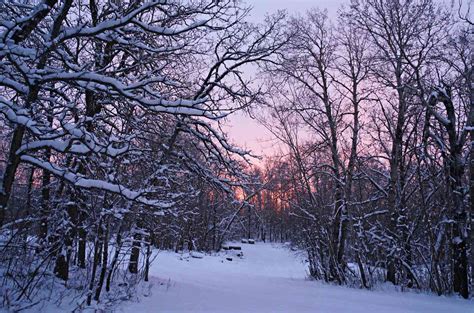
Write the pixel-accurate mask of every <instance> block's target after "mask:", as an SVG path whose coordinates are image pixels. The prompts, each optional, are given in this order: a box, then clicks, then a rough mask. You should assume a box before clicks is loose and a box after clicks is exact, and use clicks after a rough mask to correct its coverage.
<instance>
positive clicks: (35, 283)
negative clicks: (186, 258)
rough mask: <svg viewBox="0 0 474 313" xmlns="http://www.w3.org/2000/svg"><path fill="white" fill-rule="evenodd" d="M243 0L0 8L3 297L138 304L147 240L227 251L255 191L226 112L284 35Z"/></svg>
mask: <svg viewBox="0 0 474 313" xmlns="http://www.w3.org/2000/svg"><path fill="white" fill-rule="evenodd" d="M248 13H249V9H248V8H246V7H244V6H242V5H241V4H240V3H239V1H233V0H225V1H214V0H199V1H159V0H152V1H146V2H145V1H135V0H130V1H114V0H111V1H108V0H90V1H76V0H42V1H20V2H12V1H2V2H1V3H0V129H1V136H0V146H1V149H0V294H1V295H2V297H1V298H2V301H1V306H3V307H8V308H11V309H13V310H22V309H25V308H30V309H31V308H32V307H33V306H35V305H37V307H38V310H39V309H41V308H42V307H43V305H45V303H55V304H57V305H61V306H67V307H70V308H71V311H73V310H76V309H81V308H84V307H85V306H86V305H90V304H93V303H98V302H101V303H102V304H103V305H105V306H107V305H112V303H113V302H114V301H116V300H118V299H124V298H127V297H130V296H131V294H132V293H133V288H134V286H135V283H136V282H138V281H139V280H140V279H145V280H147V279H148V269H149V265H150V262H151V261H152V259H153V255H152V248H153V246H154V247H158V248H166V249H176V250H181V249H198V250H212V249H219V247H220V246H221V243H222V242H223V241H224V240H225V238H227V236H228V234H229V233H231V232H232V230H233V227H234V221H235V220H236V216H237V215H238V214H239V212H240V211H241V210H242V208H243V206H244V205H243V203H245V201H244V200H245V199H242V200H243V201H237V200H236V197H235V192H236V190H238V189H239V188H240V189H242V188H246V189H248V190H252V189H253V188H257V187H258V184H257V183H256V180H255V179H254V178H253V177H252V176H250V175H247V174H246V173H245V171H244V169H245V167H246V166H248V165H247V163H248V162H247V161H248V160H247V156H246V155H247V152H246V151H242V150H240V149H238V148H236V147H234V146H233V145H232V144H230V143H229V142H228V139H227V138H226V136H225V135H224V133H223V132H222V131H221V129H220V121H221V120H222V119H223V118H225V117H226V116H227V115H228V114H230V113H232V112H234V111H237V110H240V109H243V108H245V107H247V106H249V105H251V104H252V103H253V102H254V101H255V99H257V98H258V97H259V96H260V90H259V88H254V89H253V88H251V83H250V82H249V78H248V76H244V75H243V73H242V70H241V68H242V67H243V66H248V65H249V64H255V63H265V62H267V61H268V60H269V57H270V56H271V55H272V54H273V53H274V52H275V51H276V50H278V49H279V48H280V47H281V45H282V43H283V40H284V38H285V37H284V36H281V35H280V34H281V28H280V27H281V25H280V24H278V21H280V20H281V17H282V15H281V14H280V15H277V16H275V17H272V18H268V19H267V20H266V21H265V22H264V23H262V24H261V25H252V24H249V23H246V22H245V18H246V16H247V15H248Z"/></svg>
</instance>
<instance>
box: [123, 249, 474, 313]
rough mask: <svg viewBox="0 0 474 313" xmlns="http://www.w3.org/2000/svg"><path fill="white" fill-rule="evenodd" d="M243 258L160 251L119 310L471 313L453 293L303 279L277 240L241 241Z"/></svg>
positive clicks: (302, 270) (473, 307) (302, 269)
mask: <svg viewBox="0 0 474 313" xmlns="http://www.w3.org/2000/svg"><path fill="white" fill-rule="evenodd" d="M241 246H242V250H243V253H244V258H243V259H238V258H235V257H234V259H233V261H232V262H229V261H226V260H225V257H224V256H223V255H220V256H204V258H202V259H194V258H183V257H182V256H180V255H179V254H175V253H172V252H167V251H165V252H160V254H159V255H158V257H157V259H156V260H155V262H154V263H153V265H152V268H151V270H150V275H151V281H152V282H153V285H154V286H153V287H152V289H151V294H150V295H149V296H148V297H144V298H142V299H141V300H140V302H139V303H130V304H127V305H125V306H123V307H122V308H121V309H120V311H121V312H123V313H139V312H140V313H146V312H160V313H161V312H163V313H178V312H179V313H184V312H187V313H188V312H195V313H198V312H203V313H204V312H205V313H237V312H239V313H253V312H255V313H257V312H258V313H267V312H268V313H270V312H271V313H276V312H288V313H292V312H295V313H296V312H298V313H299V312H301V313H306V312H308V313H310V312H311V313H326V312H327V313H342V312H351V313H362V312H363V313H371V312H374V313H382V312H383V313H395V312H396V313H424V312H426V313H428V312H429V313H446V312H449V313H458V312H459V313H471V312H472V313H474V302H473V301H466V300H462V299H458V298H452V297H437V296H434V295H424V294H414V293H400V292H396V291H367V290H359V289H352V288H345V287H338V286H332V285H327V284H322V283H318V282H315V281H310V280H307V279H306V277H307V274H306V266H305V265H304V264H303V263H302V262H301V261H300V258H299V257H297V256H296V255H294V253H293V252H291V251H289V250H288V249H285V248H283V247H282V246H281V245H272V244H263V243H257V244H255V245H249V244H242V245H241Z"/></svg>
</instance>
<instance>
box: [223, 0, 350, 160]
mask: <svg viewBox="0 0 474 313" xmlns="http://www.w3.org/2000/svg"><path fill="white" fill-rule="evenodd" d="M247 3H248V4H249V5H251V6H252V7H253V10H252V13H251V16H250V18H249V19H250V21H252V22H261V21H262V20H263V18H264V16H265V14H267V13H273V12H275V11H277V10H280V9H286V10H287V11H288V12H289V13H304V12H305V10H307V9H309V8H313V7H316V8H320V9H327V10H328V13H329V16H332V17H335V16H336V14H337V10H338V8H339V7H340V6H341V5H342V4H345V3H349V0H248V1H247ZM227 124H228V126H227V127H226V130H227V131H228V134H229V137H230V139H231V141H232V142H234V143H236V144H237V145H239V146H241V147H243V148H247V149H250V150H252V152H253V153H254V154H258V155H272V154H273V153H274V152H276V151H278V150H279V142H278V141H277V140H276V139H275V138H274V137H273V136H272V134H271V133H270V132H269V131H268V130H266V129H265V127H263V126H262V125H260V124H259V123H258V122H257V121H255V120H253V119H251V118H250V117H249V116H247V115H246V114H245V113H243V112H239V113H236V114H234V115H233V116H231V117H230V118H229V122H228V123H227Z"/></svg>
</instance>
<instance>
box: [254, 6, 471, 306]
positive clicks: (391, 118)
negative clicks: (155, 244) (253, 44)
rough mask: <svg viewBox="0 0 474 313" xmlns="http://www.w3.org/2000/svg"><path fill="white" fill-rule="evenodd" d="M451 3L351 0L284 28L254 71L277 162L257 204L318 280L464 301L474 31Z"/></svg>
mask: <svg viewBox="0 0 474 313" xmlns="http://www.w3.org/2000/svg"><path fill="white" fill-rule="evenodd" d="M456 5H458V4H456ZM459 5H460V7H454V8H449V7H445V6H444V3H443V2H438V1H435V0H416V1H414V0H399V1H392V0H390V1H389V0H387V1H381V0H358V1H356V0H354V1H351V2H350V4H349V5H348V6H346V7H345V8H343V9H341V10H340V11H339V14H338V18H337V20H333V21H331V20H330V19H329V18H328V16H327V13H326V12H324V11H320V10H310V11H308V12H307V13H306V14H305V15H304V16H298V17H294V18H288V19H287V21H286V24H287V25H288V26H287V32H288V34H289V36H288V37H289V40H288V42H286V43H285V45H284V46H283V47H282V49H281V50H279V53H278V54H277V55H275V57H274V59H273V62H272V63H267V64H266V66H265V69H264V71H263V72H264V74H265V82H266V87H267V97H266V101H265V104H266V107H267V108H266V109H265V110H263V112H260V113H261V114H260V116H261V118H260V119H261V121H262V123H263V124H264V125H265V126H266V127H267V128H268V129H269V130H270V131H271V132H272V133H273V134H274V135H275V136H276V137H277V138H278V139H279V141H280V142H281V143H282V144H283V147H284V153H282V155H281V156H280V157H279V158H275V159H273V160H269V161H268V162H267V163H266V166H265V167H264V170H263V171H262V174H261V176H262V177H264V178H262V179H263V180H268V181H272V182H273V183H272V185H273V187H271V188H269V189H268V190H267V191H265V192H264V194H265V195H264V197H266V198H268V200H267V201H264V205H263V206H260V208H261V209H262V210H263V209H264V208H265V207H267V206H273V209H272V210H265V211H266V212H273V214H272V216H273V219H277V220H278V219H281V220H283V219H286V220H288V222H285V224H284V227H285V228H284V229H283V230H282V233H285V234H290V237H291V240H292V241H293V243H294V244H296V245H298V246H300V247H302V248H304V249H305V251H306V252H307V258H308V262H309V267H310V273H311V275H312V276H313V277H314V278H316V279H321V280H324V281H328V282H337V283H339V284H359V285H360V286H363V287H366V288H371V287H373V286H374V285H376V284H377V283H378V282H381V281H389V282H391V283H393V284H395V285H399V286H401V287H402V288H416V289H427V290H432V291H434V292H436V293H438V294H440V295H441V294H449V293H456V294H459V295H461V296H462V297H464V298H468V297H469V294H470V290H472V286H473V283H474V270H473V267H474V249H473V248H472V244H473V243H474V240H473V236H474V232H473V231H472V225H473V217H474V215H473V214H474V154H473V153H474V150H473V149H472V142H473V140H474V127H473V126H474V90H473V86H474V81H473V79H474V76H473V75H474V72H473V62H474V54H473V35H474V30H473V21H472V20H470V15H469V6H468V4H466V3H464V5H463V3H462V2H461V3H459ZM271 223H272V224H274V223H275V222H271Z"/></svg>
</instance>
